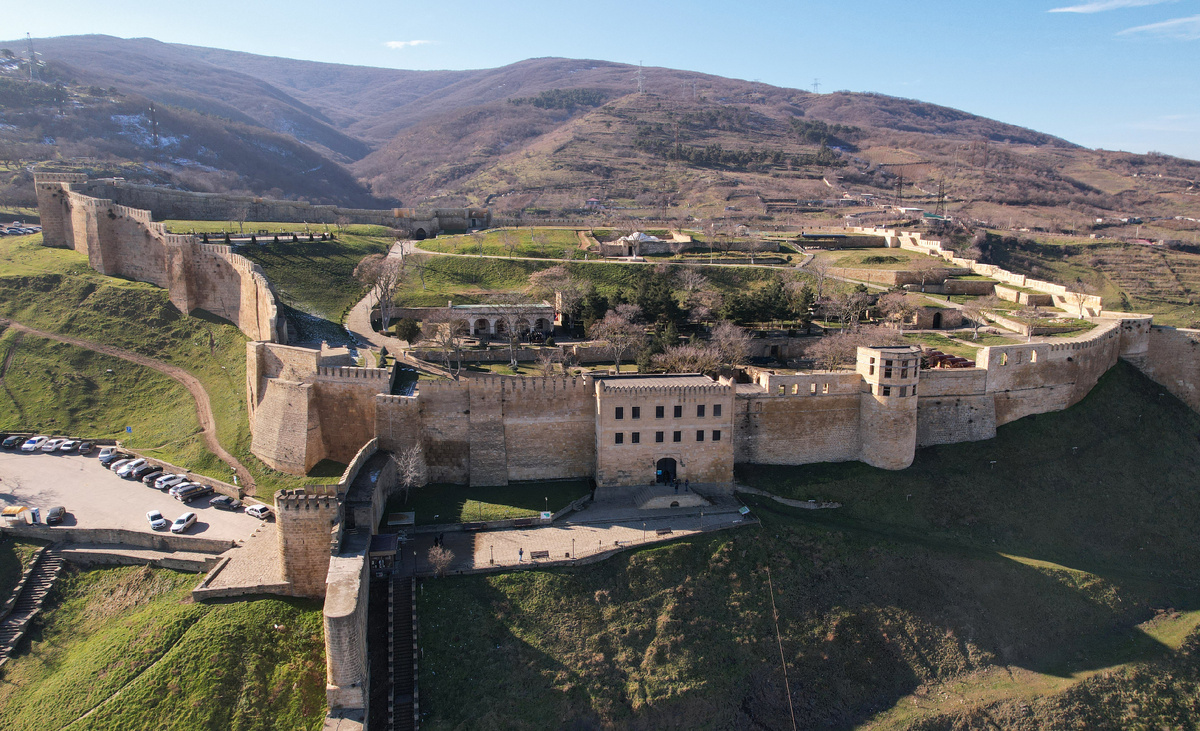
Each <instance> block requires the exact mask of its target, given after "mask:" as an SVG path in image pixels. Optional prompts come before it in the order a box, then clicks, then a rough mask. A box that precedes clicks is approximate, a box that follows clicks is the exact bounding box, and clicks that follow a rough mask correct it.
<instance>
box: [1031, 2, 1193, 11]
mask: <svg viewBox="0 0 1200 731" xmlns="http://www.w3.org/2000/svg"><path fill="white" fill-rule="evenodd" d="M1170 2H1175V0H1094V1H1093V2H1089V3H1083V4H1082V5H1068V6H1066V7H1062V8H1053V9H1051V10H1050V11H1048V12H1051V13H1102V12H1104V11H1105V10H1119V9H1121V8H1140V7H1144V6H1146V5H1160V4H1162V3H1170Z"/></svg>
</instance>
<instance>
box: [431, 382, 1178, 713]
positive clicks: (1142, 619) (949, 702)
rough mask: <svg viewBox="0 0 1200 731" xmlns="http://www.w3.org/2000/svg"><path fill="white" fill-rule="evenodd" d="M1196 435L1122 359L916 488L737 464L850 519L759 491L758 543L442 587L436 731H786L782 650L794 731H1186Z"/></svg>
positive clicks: (921, 459) (950, 455)
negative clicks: (1075, 399)
mask: <svg viewBox="0 0 1200 731" xmlns="http://www.w3.org/2000/svg"><path fill="white" fill-rule="evenodd" d="M1197 434H1200V416H1197V415H1196V414H1194V413H1192V412H1191V411H1189V410H1187V408H1186V407H1185V406H1183V405H1182V404H1181V403H1180V402H1179V401H1178V400H1176V399H1174V398H1173V397H1172V396H1170V395H1168V394H1165V393H1163V392H1162V391H1161V389H1159V387H1158V386H1156V385H1155V384H1153V383H1150V382H1149V381H1147V380H1146V379H1145V378H1144V377H1142V376H1141V375H1140V374H1139V373H1137V372H1136V371H1134V370H1133V369H1132V368H1131V367H1129V366H1126V365H1124V364H1121V365H1118V366H1117V367H1116V368H1114V369H1113V370H1112V371H1111V372H1110V373H1109V374H1107V375H1106V376H1105V377H1104V378H1103V379H1102V381H1101V383H1100V384H1099V386H1097V388H1096V389H1095V390H1094V391H1093V393H1092V394H1091V395H1089V396H1088V397H1087V398H1086V399H1085V400H1084V401H1083V402H1082V403H1080V404H1079V405H1077V406H1075V407H1073V408H1072V409H1069V410H1067V411H1065V412H1061V413H1057V414H1047V415H1042V416H1039V417H1037V418H1036V419H1025V420H1022V421H1018V422H1015V423H1013V424H1009V425H1006V426H1004V427H1001V429H1000V433H999V436H998V437H997V438H996V439H994V440H991V441H988V442H982V443H976V444H959V445H951V446H942V447H936V448H930V449H923V450H920V451H919V454H918V457H917V461H916V462H915V464H914V465H913V466H912V467H910V468H909V469H907V470H903V471H900V472H885V471H882V470H874V469H872V468H869V467H866V466H865V465H861V464H858V463H847V464H844V465H818V466H810V467H802V468H767V467H759V468H749V469H746V470H743V471H742V472H741V475H740V479H742V480H743V481H745V482H748V483H750V484H753V485H755V486H757V487H760V488H765V489H770V490H773V491H775V492H778V493H779V494H782V495H787V496H791V497H799V498H808V497H815V498H824V499H836V500H839V501H841V502H843V503H844V504H845V507H844V508H842V509H840V510H836V511H816V512H814V511H802V510H797V509H793V508H788V507H785V506H782V505H779V504H777V503H774V502H773V501H770V500H769V499H765V498H762V499H754V500H752V501H750V503H751V505H752V507H753V508H754V511H755V513H756V514H757V515H758V516H759V517H760V518H761V519H762V521H763V522H762V526H761V527H759V528H751V529H743V530H739V531H734V532H727V533H722V534H714V535H710V536H703V537H697V538H692V539H689V540H685V541H681V542H678V543H675V544H672V545H669V546H664V547H658V548H651V549H646V550H643V551H639V552H636V553H633V554H626V555H624V556H621V557H617V558H614V559H612V560H609V561H607V562H605V563H602V564H598V565H595V566H591V567H587V568H581V569H576V570H559V571H530V572H521V573H510V574H503V575H497V576H486V577H484V576H476V577H464V578H450V579H442V580H435V581H430V582H427V583H426V584H425V586H424V590H423V593H422V594H421V595H420V599H419V601H420V607H419V612H420V616H421V619H422V641H423V651H424V662H423V664H422V666H421V672H422V678H421V687H422V708H423V709H424V710H427V711H428V712H429V716H428V718H427V720H426V722H425V723H424V724H423V728H426V729H450V728H465V727H468V726H469V727H471V728H505V729H525V728H528V729H536V728H546V727H562V728H571V729H599V728H688V729H718V728H787V727H790V725H791V720H790V717H791V710H790V709H789V706H788V702H787V695H786V693H785V690H784V681H783V676H782V673H781V668H780V652H781V649H780V646H781V645H782V652H783V655H784V656H785V657H786V660H787V671H788V679H789V682H790V685H791V691H792V699H793V701H794V704H795V713H796V718H797V723H798V725H799V726H800V727H801V728H815V727H821V728H825V727H828V728H850V727H859V726H862V727H869V728H931V729H932V728H937V729H942V728H945V729H951V728H954V729H965V728H995V727H996V726H995V725H988V724H989V723H992V722H993V721H994V722H995V723H997V724H998V725H999V726H1000V727H1005V728H1007V727H1027V728H1041V727H1046V726H1048V725H1051V724H1053V725H1056V726H1057V727H1088V728H1128V727H1131V726H1139V727H1177V726H1178V727H1187V726H1188V724H1190V723H1191V722H1192V721H1193V720H1194V709H1195V707H1196V705H1197V704H1198V703H1200V690H1198V688H1200V686H1198V684H1197V683H1196V678H1197V677H1198V676H1200V656H1198V655H1197V653H1196V650H1195V647H1196V642H1197V641H1200V632H1197V629H1196V628H1197V626H1198V625H1200V591H1198V590H1200V583H1198V581H1197V578H1196V575H1195V572H1194V570H1192V568H1191V566H1192V563H1193V562H1192V561H1191V558H1190V556H1191V554H1192V552H1193V549H1194V546H1195V545H1196V543H1197V540H1198V539H1200V528H1197V526H1196V521H1195V520H1194V518H1195V516H1196V515H1197V514H1200V496H1198V495H1197V494H1196V491H1195V489H1194V483H1195V481H1194V477H1193V475H1194V474H1195V473H1196V469H1197V467H1200V446H1198V445H1197ZM1073 447H1078V449H1077V450H1075V449H1072V448H1073ZM993 462H995V466H994V467H993V466H992V463H993ZM768 569H769V570H770V580H768V576H767V570H768ZM772 583H773V587H774V595H773V598H774V605H775V607H777V609H778V612H779V638H778V639H777V637H776V629H775V624H774V622H773V621H772V608H771V607H772V602H771V600H772V594H771V593H770V592H771V589H770V587H771V586H772ZM500 667H503V668H504V671H503V672H496V670H495V668H500ZM463 699H470V700H469V702H464V700H463ZM993 713H994V714H998V715H995V716H991V715H989V714H993ZM1189 714H1193V715H1189ZM996 719H1001V720H996ZM1189 719H1191V720H1189ZM1022 724H1023V725H1022Z"/></svg>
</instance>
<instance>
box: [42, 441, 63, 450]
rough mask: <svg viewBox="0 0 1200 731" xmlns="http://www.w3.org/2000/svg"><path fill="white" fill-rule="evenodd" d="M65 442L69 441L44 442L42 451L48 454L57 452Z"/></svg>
mask: <svg viewBox="0 0 1200 731" xmlns="http://www.w3.org/2000/svg"><path fill="white" fill-rule="evenodd" d="M65 441H67V440H66V439H51V440H49V441H47V442H43V443H42V451H43V452H46V453H50V452H55V451H57V450H58V448H59V447H61V446H62V443H63V442H65Z"/></svg>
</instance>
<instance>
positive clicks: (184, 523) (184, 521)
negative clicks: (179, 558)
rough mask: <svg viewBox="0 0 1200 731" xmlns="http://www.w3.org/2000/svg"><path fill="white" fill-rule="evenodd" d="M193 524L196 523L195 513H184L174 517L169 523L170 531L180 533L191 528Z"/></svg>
mask: <svg viewBox="0 0 1200 731" xmlns="http://www.w3.org/2000/svg"><path fill="white" fill-rule="evenodd" d="M195 524H196V514H195V513H184V514H183V515H181V516H179V517H178V518H176V519H175V522H174V523H172V524H171V532H172V533H182V532H184V531H185V530H187V529H188V528H191V527H192V526H193V525H195Z"/></svg>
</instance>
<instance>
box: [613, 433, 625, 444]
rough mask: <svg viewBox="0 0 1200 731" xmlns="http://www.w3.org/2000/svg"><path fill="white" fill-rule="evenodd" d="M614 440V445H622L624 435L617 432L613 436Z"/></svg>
mask: <svg viewBox="0 0 1200 731" xmlns="http://www.w3.org/2000/svg"><path fill="white" fill-rule="evenodd" d="M614 439H615V440H616V441H615V443H616V444H624V443H625V435H624V434H623V433H621V432H617V433H616V434H615V435H614Z"/></svg>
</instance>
